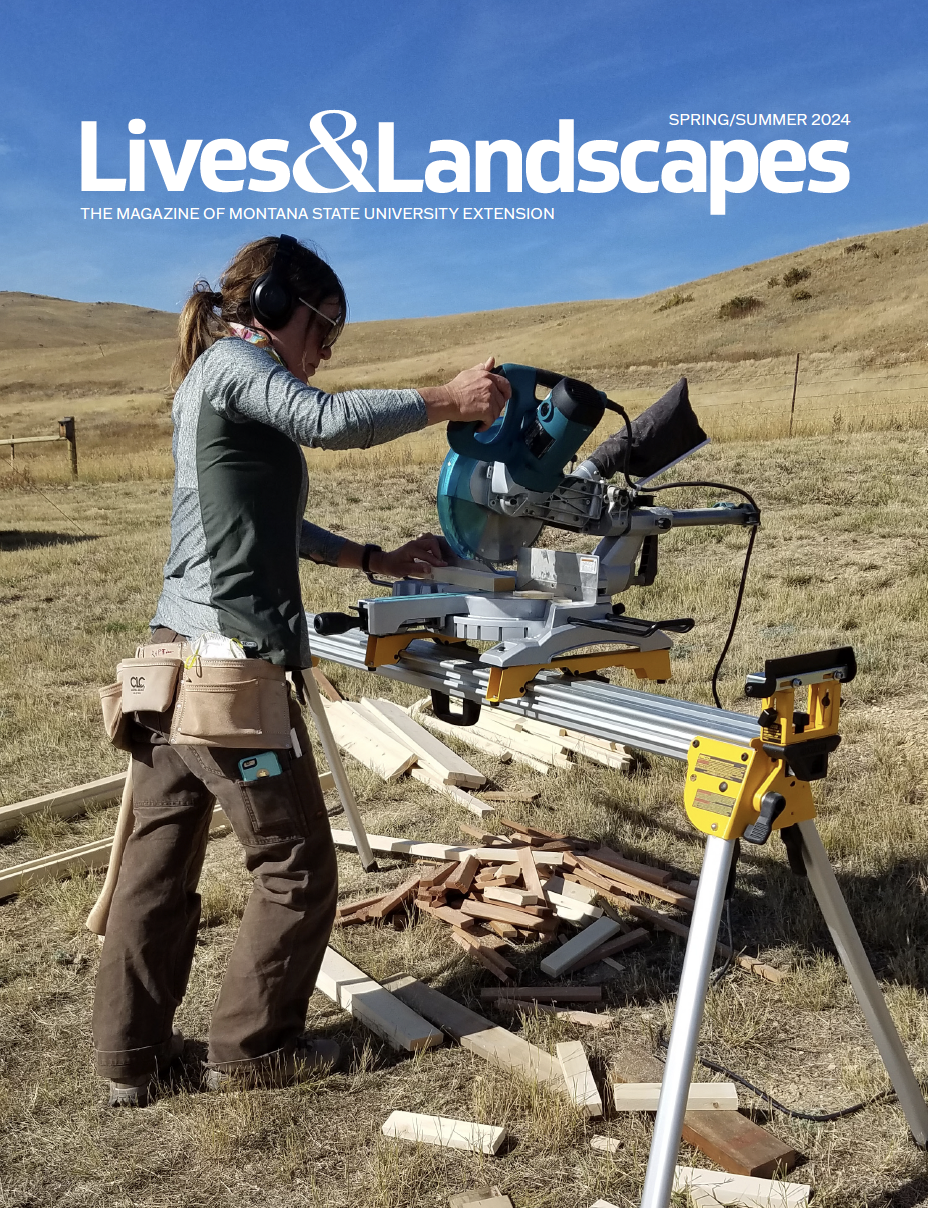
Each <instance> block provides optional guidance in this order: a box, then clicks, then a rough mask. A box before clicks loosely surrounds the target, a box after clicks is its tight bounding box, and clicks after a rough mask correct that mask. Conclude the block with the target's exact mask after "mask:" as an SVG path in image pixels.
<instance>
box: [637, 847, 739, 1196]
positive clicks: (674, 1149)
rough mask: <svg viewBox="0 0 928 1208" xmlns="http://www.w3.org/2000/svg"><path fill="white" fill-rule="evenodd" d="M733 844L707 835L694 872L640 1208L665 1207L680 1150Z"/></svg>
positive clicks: (671, 1187)
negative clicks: (691, 903)
mask: <svg viewBox="0 0 928 1208" xmlns="http://www.w3.org/2000/svg"><path fill="white" fill-rule="evenodd" d="M734 848H735V845H734V843H733V842H731V841H730V840H727V839H717V838H715V837H714V836H712V835H710V836H709V838H708V839H707V840H706V851H705V855H704V857H703V862H702V871H701V872H700V874H699V888H698V889H697V891H696V903H695V906H694V908H693V917H692V920H691V922H690V934H689V939H688V940H687V944H686V955H685V956H684V958H683V972H682V974H681V975H680V988H679V990H678V991H677V1005H676V1009H675V1011H674V1015H673V1027H672V1029H671V1032H670V1042H669V1044H668V1046H667V1060H666V1063H665V1065H664V1079H663V1082H662V1083H661V1096H660V1099H659V1101H658V1105H657V1117H656V1119H655V1121H654V1137H653V1139H652V1141H651V1155H650V1157H649V1159H648V1171H647V1174H646V1176H645V1180H644V1190H643V1191H642V1194H641V1208H667V1205H668V1204H669V1203H670V1195H671V1192H672V1190H673V1176H674V1167H675V1166H676V1164H677V1154H678V1153H679V1150H680V1134H681V1132H682V1129H683V1114H684V1112H685V1111H686V1101H687V1098H688V1096H689V1092H690V1082H691V1080H692V1075H693V1064H694V1062H695V1060H696V1043H697V1041H698V1039H699V1028H700V1025H701V1023H702V1013H703V1007H704V1006H705V1001H706V991H707V989H708V987H709V974H710V972H711V969H712V961H713V958H714V956H715V946H716V943H717V941H718V933H719V922H720V921H721V917H722V904H723V902H724V901H725V892H726V889H727V886H728V874H729V870H730V869H731V862H732V857H733V855H734Z"/></svg>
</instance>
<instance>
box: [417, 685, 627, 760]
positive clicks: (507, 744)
mask: <svg viewBox="0 0 928 1208" xmlns="http://www.w3.org/2000/svg"><path fill="white" fill-rule="evenodd" d="M409 714H410V717H412V718H414V719H415V720H416V721H417V722H420V723H421V724H422V725H423V726H427V727H428V728H429V729H430V730H433V731H435V733H437V734H444V735H448V736H453V737H455V738H457V739H459V740H460V741H461V742H463V743H465V744H467V745H468V746H471V747H473V748H474V750H477V751H482V752H483V753H484V754H487V755H493V756H495V757H496V758H497V759H499V760H501V761H503V762H509V761H510V760H513V761H515V762H516V763H521V764H524V765H526V766H527V767H530V768H531V769H532V771H535V772H539V773H540V774H541V775H546V774H547V773H548V772H550V771H551V770H552V768H561V769H564V770H568V771H569V770H571V769H574V768H576V767H577V766H578V765H577V762H576V758H575V757H576V756H577V755H580V756H582V757H583V758H584V759H589V760H592V761H593V762H594V763H598V764H600V765H601V766H603V767H606V768H612V769H614V770H615V771H618V772H627V771H630V770H631V768H632V767H633V766H634V762H635V761H634V757H633V756H632V754H631V752H630V751H629V750H628V749H627V748H626V747H624V746H622V745H621V743H617V742H609V741H607V740H606V739H604V738H591V737H590V736H589V735H588V734H580V733H578V732H577V731H575V730H569V729H567V728H566V726H555V725H552V724H551V723H549V722H545V721H535V720H533V719H532V718H529V717H520V716H519V715H518V714H516V713H507V712H505V711H504V710H502V709H498V708H495V707H493V706H492V705H485V706H484V707H483V709H481V711H480V719H479V721H478V722H477V724H476V725H475V726H452V725H449V724H448V722H445V721H441V720H440V719H439V718H437V717H435V716H434V714H433V713H432V712H431V701H430V699H429V698H428V697H424V698H423V699H422V700H418V701H416V703H415V704H414V705H412V706H411V708H410V710H409Z"/></svg>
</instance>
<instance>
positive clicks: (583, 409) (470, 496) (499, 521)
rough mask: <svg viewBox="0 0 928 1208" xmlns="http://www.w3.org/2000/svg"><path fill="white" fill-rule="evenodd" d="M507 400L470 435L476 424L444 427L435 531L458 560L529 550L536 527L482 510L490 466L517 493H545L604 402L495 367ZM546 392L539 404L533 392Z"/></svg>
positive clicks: (559, 379) (573, 385)
mask: <svg viewBox="0 0 928 1208" xmlns="http://www.w3.org/2000/svg"><path fill="white" fill-rule="evenodd" d="M496 372H498V373H499V374H500V375H501V376H503V377H505V378H506V379H507V381H508V382H509V384H510V386H511V388H512V395H511V397H510V399H509V402H508V403H507V404H506V409H505V411H504V412H503V414H502V415H501V416H500V417H499V419H498V420H497V421H496V422H495V423H494V424H492V425H491V427H490V428H488V429H487V431H486V432H478V431H477V425H476V424H465V423H451V424H449V425H448V444H449V445H450V446H451V452H450V453H449V454H448V456H447V457H446V458H445V461H444V464H443V465H442V468H441V474H440V475H439V479H438V515H439V519H440V521H441V527H442V532H443V533H444V534H445V537H446V538H447V540H448V542H449V544H450V545H451V547H452V548H453V549H454V551H455V553H456V554H458V555H459V556H460V557H462V558H480V559H482V560H483V561H486V562H509V561H511V560H512V559H513V558H515V557H516V555H517V554H518V552H519V549H520V548H521V547H522V546H529V545H532V544H533V542H534V541H535V540H536V539H537V537H538V534H539V533H540V532H541V530H542V528H543V527H544V526H543V523H541V522H539V521H537V520H532V519H529V518H528V517H518V516H514V515H506V514H505V503H503V504H502V513H501V512H500V511H497V510H491V509H490V508H489V507H488V506H487V500H488V496H489V491H488V487H489V479H490V477H491V476H492V473H493V466H494V465H501V466H505V470H506V475H507V477H508V479H509V481H510V482H511V483H513V484H515V487H516V490H518V491H519V492H520V493H521V494H523V495H524V492H525V491H530V492H537V493H539V494H549V493H550V492H551V491H553V490H555V489H556V488H557V487H558V486H559V485H560V483H561V482H562V481H563V478H564V467H565V466H566V465H567V463H568V462H569V461H570V460H571V458H573V457H574V456H575V455H576V453H577V450H578V449H579V448H580V446H581V445H582V444H583V442H584V441H585V440H586V438H587V437H588V436H589V435H590V433H591V432H592V431H593V430H594V429H595V428H596V426H597V424H598V423H599V422H600V420H601V419H602V417H603V412H604V411H605V407H606V402H607V400H606V396H605V395H604V394H602V393H601V392H600V391H599V390H596V389H594V388H593V387H592V386H589V385H587V383H586V382H580V381H577V380H576V379H574V378H567V377H564V376H563V375H562V374H558V373H552V372H550V371H549V370H545V369H535V368H533V367H532V366H530V365H502V366H500V368H499V369H498V370H497V371H496ZM539 387H541V388H543V389H546V390H547V394H546V395H545V397H544V398H543V399H539V398H538V397H537V393H538V388H539Z"/></svg>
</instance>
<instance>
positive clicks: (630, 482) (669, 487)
mask: <svg viewBox="0 0 928 1208" xmlns="http://www.w3.org/2000/svg"><path fill="white" fill-rule="evenodd" d="M607 405H608V408H609V410H610V411H614V412H615V413H616V414H617V415H620V416H621V417H622V420H623V422H624V424H625V456H624V457H623V459H622V477H623V478H624V479H625V485H626V486H627V487H628V489H629V490H630V491H636V490H637V489H638V483H636V482H635V481H634V479H633V478H632V476H631V475H630V474H629V472H628V463H629V459H630V457H631V452H632V422H631V420H630V419H629V417H628V412H627V411H626V410H625V408H624V407H623V406H622V404H621V403H616V402H613V401H612V399H609V400H607ZM683 487H708V488H709V489H710V490H715V491H730V492H731V493H732V494H734V495H740V496H741V497H742V499H746V500H747V501H748V503H749V504H750V505H751V507H752V508H753V509H754V510H755V512H757V515H758V517H759V516H760V508H759V507H758V506H757V504H756V502H755V501H754V498H753V496H752V495H749V494H748V492H747V491H743V490H742V489H741V487H733V486H730V485H729V484H728V483H725V482H702V481H693V482H667V483H664V485H663V486H659V487H652V486H648V488H647V489H648V491H649V493H656V492H658V491H674V490H679V489H682V488H683ZM756 538H757V525H756V524H755V525H752V526H751V536H750V537H749V538H748V547H747V549H746V550H745V552H744V566H743V567H742V570H741V582H740V584H739V586H738V595H737V597H736V599H735V607H734V611H733V612H732V617H731V626H730V627H729V630H728V637H727V638H726V639H725V644H724V646H723V647H722V653H721V654H720V655H719V657H718V662H717V663H716V664H715V668H714V670H713V672H712V699H713V700H714V701H715V707H716V708H717V709H721V708H722V702H721V700H719V688H718V683H719V675H720V673H721V670H722V664H723V663H724V662H725V658H726V656H727V654H728V650H729V647H730V646H731V643H732V639H733V638H734V636H735V630H736V629H737V627H738V618H739V617H740V615H741V603H742V601H743V600H744V589H745V587H746V586H747V581H748V570H749V568H750V565H751V554H752V553H753V552H754V541H755V540H756Z"/></svg>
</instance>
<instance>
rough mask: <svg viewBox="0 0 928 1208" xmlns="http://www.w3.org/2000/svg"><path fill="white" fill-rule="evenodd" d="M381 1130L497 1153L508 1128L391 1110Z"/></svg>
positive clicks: (451, 1146) (403, 1138) (403, 1137)
mask: <svg viewBox="0 0 928 1208" xmlns="http://www.w3.org/2000/svg"><path fill="white" fill-rule="evenodd" d="M381 1132H382V1133H383V1135H384V1136H385V1137H397V1138H398V1139H399V1140H401V1141H417V1142H419V1143H420V1144H424V1145H441V1146H442V1147H443V1148H445V1149H467V1150H470V1152H471V1153H486V1154H495V1153H496V1151H497V1150H498V1149H499V1147H500V1146H501V1145H502V1143H503V1141H504V1140H505V1139H506V1130H505V1128H499V1127H497V1126H495V1125H493V1124H472V1123H471V1122H470V1121H469V1120H453V1119H451V1118H450V1117H449V1116H424V1115H421V1114H420V1113H419V1112H400V1111H396V1112H391V1113H390V1115H389V1116H388V1117H387V1119H386V1120H385V1121H384V1125H383V1128H382V1129H381Z"/></svg>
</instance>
